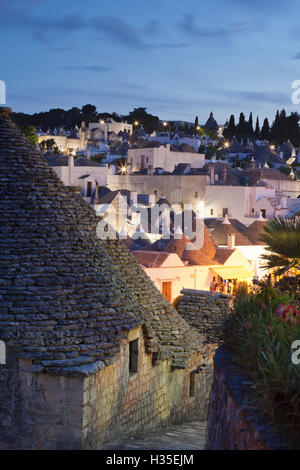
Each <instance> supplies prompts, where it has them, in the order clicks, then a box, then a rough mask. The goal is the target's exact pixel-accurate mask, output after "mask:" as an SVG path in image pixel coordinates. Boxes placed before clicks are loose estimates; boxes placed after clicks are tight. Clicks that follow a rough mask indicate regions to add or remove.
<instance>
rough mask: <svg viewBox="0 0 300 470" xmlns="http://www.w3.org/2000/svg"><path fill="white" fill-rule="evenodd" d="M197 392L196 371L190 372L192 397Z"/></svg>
mask: <svg viewBox="0 0 300 470" xmlns="http://www.w3.org/2000/svg"><path fill="white" fill-rule="evenodd" d="M195 392H196V372H191V373H190V393H189V395H190V397H194V396H195Z"/></svg>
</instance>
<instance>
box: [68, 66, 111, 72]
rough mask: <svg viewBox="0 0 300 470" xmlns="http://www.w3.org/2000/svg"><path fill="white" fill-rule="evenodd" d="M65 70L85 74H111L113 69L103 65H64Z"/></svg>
mask: <svg viewBox="0 0 300 470" xmlns="http://www.w3.org/2000/svg"><path fill="white" fill-rule="evenodd" d="M60 68H61V69H63V70H82V71H85V72H109V71H110V70H111V69H110V68H109V67H105V66H102V65H62V66H61V67H60Z"/></svg>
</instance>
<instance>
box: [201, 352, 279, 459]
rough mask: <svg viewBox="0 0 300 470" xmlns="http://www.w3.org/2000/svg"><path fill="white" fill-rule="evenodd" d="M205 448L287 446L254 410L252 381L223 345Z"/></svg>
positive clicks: (216, 368) (216, 363)
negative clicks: (252, 404) (233, 360)
mask: <svg viewBox="0 0 300 470" xmlns="http://www.w3.org/2000/svg"><path fill="white" fill-rule="evenodd" d="M205 447H206V449H208V450H268V449H286V448H288V442H287V441H286V438H285V437H284V436H281V435H279V433H278V432H277V431H276V430H275V429H274V428H273V427H272V426H271V425H269V424H266V423H264V422H262V421H261V420H260V419H259V418H258V416H257V415H256V414H255V412H254V411H253V408H252V407H251V404H250V402H249V382H248V381H247V378H246V377H244V376H243V375H242V374H241V373H239V372H238V370H237V368H236V367H234V365H233V362H232V355H231V353H230V352H229V351H227V350H226V349H224V348H223V347H220V348H219V349H218V350H217V351H216V354H215V356H214V378H213V385H212V389H211V393H210V402H209V409H208V425H207V431H206V444H205Z"/></svg>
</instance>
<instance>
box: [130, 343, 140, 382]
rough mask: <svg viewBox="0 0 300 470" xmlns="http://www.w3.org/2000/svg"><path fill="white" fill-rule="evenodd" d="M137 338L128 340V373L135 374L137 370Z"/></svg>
mask: <svg viewBox="0 0 300 470" xmlns="http://www.w3.org/2000/svg"><path fill="white" fill-rule="evenodd" d="M138 358H139V340H138V339H135V340H134V341H129V373H130V374H135V373H136V372H137V370H138Z"/></svg>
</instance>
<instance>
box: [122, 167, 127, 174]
mask: <svg viewBox="0 0 300 470" xmlns="http://www.w3.org/2000/svg"><path fill="white" fill-rule="evenodd" d="M121 173H122V175H125V174H126V173H127V167H126V166H125V165H124V166H121Z"/></svg>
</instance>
